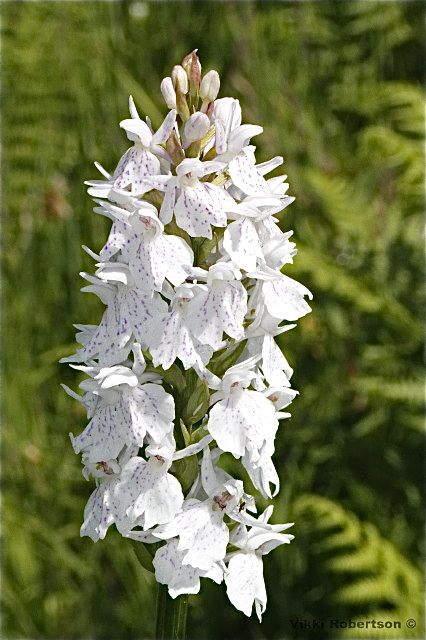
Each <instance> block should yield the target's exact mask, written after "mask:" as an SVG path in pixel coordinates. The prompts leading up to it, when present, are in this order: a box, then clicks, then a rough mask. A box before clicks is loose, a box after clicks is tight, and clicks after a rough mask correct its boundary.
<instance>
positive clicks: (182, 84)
mask: <svg viewBox="0 0 426 640" xmlns="http://www.w3.org/2000/svg"><path fill="white" fill-rule="evenodd" d="M172 81H173V87H174V88H175V90H176V91H177V92H179V93H183V94H186V93H188V76H187V75H186V71H185V69H184V68H183V67H181V66H180V64H176V65H175V66H174V67H173V69H172Z"/></svg>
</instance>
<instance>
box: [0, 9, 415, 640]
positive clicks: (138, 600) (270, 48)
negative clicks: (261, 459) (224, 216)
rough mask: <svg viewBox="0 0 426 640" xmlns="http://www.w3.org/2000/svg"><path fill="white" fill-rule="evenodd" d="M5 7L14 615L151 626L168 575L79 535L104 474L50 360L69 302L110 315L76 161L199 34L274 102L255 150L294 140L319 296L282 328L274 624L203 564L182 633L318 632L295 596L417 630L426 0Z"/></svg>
mask: <svg viewBox="0 0 426 640" xmlns="http://www.w3.org/2000/svg"><path fill="white" fill-rule="evenodd" d="M1 14H2V47H3V59H2V71H3V87H2V88H3V100H2V117H3V127H2V146H3V172H2V179H3V185H2V188H3V214H4V215H3V300H4V305H3V376H4V377H3V380H4V384H3V554H2V562H3V581H2V598H3V620H2V624H3V636H4V637H5V638H77V639H82V638H94V639H96V640H98V639H99V640H100V639H104V638H105V639H114V640H115V639H116V640H119V639H120V640H121V639H122V638H126V639H127V638H143V637H152V633H153V616H154V595H155V589H154V585H153V581H152V579H151V577H150V576H149V575H148V574H147V573H145V572H144V571H143V570H141V569H140V568H139V566H138V564H137V561H136V560H135V558H134V556H133V552H132V549H131V548H130V545H129V544H127V543H126V542H125V541H124V540H123V539H121V538H120V537H119V536H118V535H117V534H116V533H115V532H110V533H109V534H108V536H107V538H106V540H105V541H103V542H100V543H98V544H96V545H94V544H93V543H92V542H91V541H89V540H87V539H80V538H79V537H78V530H79V526H80V523H81V519H82V513H83V507H84V504H85V501H86V499H87V497H88V495H89V493H90V490H91V488H90V486H89V485H88V484H87V483H85V482H84V480H83V479H82V477H81V475H80V464H79V460H78V458H77V456H75V455H74V454H73V452H72V449H71V446H70V443H69V440H68V436H67V434H68V432H69V431H71V430H72V431H73V432H78V431H79V430H80V429H81V428H82V427H83V424H84V416H83V415H82V413H81V412H80V411H79V409H78V407H77V406H76V403H73V402H71V401H70V400H69V399H68V398H66V397H65V394H64V393H63V392H62V390H61V389H60V388H59V382H60V381H63V382H67V383H68V384H71V385H73V384H74V383H75V376H74V375H73V374H72V372H70V371H68V370H67V369H66V368H65V367H61V368H60V367H59V365H58V364H57V360H58V358H59V357H61V356H62V355H64V354H67V353H69V352H70V351H71V350H72V343H73V339H74V338H73V331H72V326H71V324H72V322H97V321H98V320H99V317H100V315H99V314H100V306H99V305H98V304H97V303H96V301H95V300H94V299H92V297H91V296H83V295H81V294H80V293H79V282H78V275H77V274H78V272H79V271H80V270H82V269H88V270H90V269H91V268H92V265H91V262H90V260H89V259H88V257H87V256H86V255H85V254H84V253H83V252H82V250H81V249H80V245H81V244H82V243H84V244H88V245H89V246H91V248H93V249H94V250H97V249H98V248H99V247H100V246H101V245H102V243H103V241H104V238H105V237H106V233H107V224H106V223H105V221H104V220H102V219H100V218H99V217H97V216H96V215H94V214H92V213H91V203H90V200H89V198H88V197H87V196H86V195H85V191H84V186H83V184H82V182H83V180H84V179H87V178H90V177H94V176H95V175H96V171H95V169H94V167H93V165H92V162H93V161H94V160H98V161H100V162H101V163H102V164H103V165H104V166H105V167H106V168H107V169H112V168H113V167H114V165H115V163H116V162H117V160H118V158H119V156H120V154H121V153H122V152H123V151H124V150H125V148H126V140H125V137H124V136H123V134H122V132H121V131H120V130H119V127H118V122H119V120H120V119H122V118H123V117H126V114H127V98H128V94H129V93H133V95H134V97H135V100H136V102H137V104H138V107H139V108H140V111H141V112H142V113H144V114H149V115H150V116H151V118H152V120H153V122H154V124H158V122H159V121H160V120H161V117H162V114H163V113H164V107H163V105H162V102H161V99H160V91H159V82H160V81H161V79H162V78H163V77H164V75H166V74H167V73H169V71H170V68H171V66H172V65H173V64H174V63H175V62H176V61H178V60H180V59H181V57H182V56H183V55H184V54H185V53H187V52H188V51H190V50H192V49H193V48H196V47H198V48H199V53H200V56H201V60H202V62H203V64H204V67H205V68H206V69H208V68H216V69H218V71H219V72H220V73H221V76H222V95H235V96H237V97H239V98H240V100H241V102H242V105H243V110H244V114H245V121H246V122H253V123H259V124H262V125H263V126H264V129H265V133H264V136H262V137H261V138H259V139H256V143H258V145H259V146H258V157H259V159H260V160H265V159H267V158H268V157H270V156H272V155H276V154H280V153H283V154H284V157H285V161H286V164H285V167H286V171H288V173H289V181H290V184H291V193H292V194H294V195H296V197H297V200H296V202H295V203H294V204H293V205H292V207H290V209H289V210H287V211H286V213H285V215H283V217H282V224H283V228H285V229H294V231H295V237H296V240H297V243H298V247H299V251H300V253H299V255H298V257H297V259H296V262H295V265H294V266H293V267H292V268H291V271H292V273H293V274H294V276H295V277H297V278H300V279H301V280H302V281H303V282H304V283H305V284H306V285H308V286H309V287H310V288H311V289H312V290H313V291H314V293H315V298H314V304H313V313H312V314H311V315H310V316H308V317H307V318H305V319H303V320H302V321H301V322H300V326H299V327H298V329H297V330H295V331H292V332H290V333H288V334H285V336H284V337H283V339H282V340H283V347H284V349H285V352H286V354H287V355H288V358H289V360H290V362H291V363H292V364H293V365H294V367H295V376H294V385H295V386H296V388H299V389H300V390H301V396H300V398H298V399H297V401H296V402H295V403H294V408H293V414H294V415H293V418H292V419H291V421H287V422H285V423H284V424H283V425H282V428H281V433H280V435H279V441H278V448H277V454H276V461H277V467H278V469H279V473H280V476H281V479H282V484H283V489H282V494H281V497H280V498H279V500H278V501H277V506H276V513H275V517H276V520H277V521H278V520H279V519H281V518H284V519H288V518H294V519H295V520H296V527H295V528H296V531H295V533H296V536H297V537H296V540H295V541H294V543H293V544H292V545H291V548H290V549H285V550H282V551H281V550H278V551H276V552H275V554H271V557H268V558H267V560H266V562H265V566H266V579H267V588H268V594H269V598H270V602H269V606H268V610H267V613H266V615H265V618H264V623H263V625H262V627H260V626H259V625H258V624H257V623H256V622H255V621H248V620H246V619H245V618H244V617H243V616H242V614H239V613H238V612H235V611H233V610H231V607H230V605H228V603H227V601H226V595H225V591H224V588H223V586H222V587H216V586H215V585H211V584H209V583H208V582H207V581H206V583H207V584H205V585H204V586H203V589H202V594H201V596H200V597H199V598H194V599H193V604H192V611H191V624H190V637H191V638H194V639H197V640H198V639H199V638H200V639H201V638H206V639H214V638H217V637H223V638H232V639H234V638H259V639H260V638H289V639H290V638H305V637H306V633H307V632H306V631H303V630H300V629H299V630H297V629H294V628H293V627H292V625H291V623H290V620H291V619H293V620H294V619H295V618H311V617H316V618H324V619H329V618H331V617H332V618H333V619H334V618H339V617H340V618H343V619H346V618H350V617H353V618H359V619H361V620H365V619H371V618H372V617H374V616H375V617H376V619H384V620H386V619H401V620H402V623H403V629H404V630H403V633H405V636H404V637H407V638H408V637H410V638H421V637H423V629H422V620H423V609H422V607H423V599H424V592H423V587H422V578H421V572H422V567H423V557H422V554H423V536H424V516H423V486H424V436H423V433H422V429H423V385H422V379H423V378H422V357H421V353H422V336H423V327H422V317H421V315H420V313H419V311H420V309H421V307H422V304H423V289H422V282H423V277H424V269H423V253H422V244H421V230H422V210H423V207H424V185H423V173H424V157H423V152H422V140H423V136H424V120H423V105H424V91H423V86H422V83H423V78H424V68H423V66H424V65H423V61H424V31H423V24H422V19H423V18H424V5H423V3H422V2H414V1H413V2H404V3H402V2H401V3H397V2H374V1H371V2H335V3H331V2H320V3H316V2H312V3H311V2H304V3H300V2H288V3H276V2H267V3H266V2H258V3H255V2H250V1H247V2H233V1H226V2H225V1H224V2H196V1H194V2H192V1H188V2H158V3H157V2H139V1H138V2H113V3H111V2H85V3H77V2H66V3H64V2H37V3H30V2H23V3H3V4H2V5H1ZM336 532H340V533H341V536H343V538H342V537H341V536H340V538H339V536H337V537H336V535H335V534H336ZM339 535H340V534H339ZM342 540H343V542H342ZM319 542H320V543H321V544H319ZM218 612H220V616H219V615H218ZM404 616H405V617H404ZM408 617H411V618H415V619H416V620H417V627H416V628H415V629H414V630H409V629H405V627H404V624H405V619H406V618H408ZM369 633H370V632H369ZM313 637H317V638H326V639H327V640H329V639H331V638H335V637H348V632H347V631H346V633H345V632H344V631H342V630H339V629H333V630H328V631H327V634H326V636H324V635H323V632H321V631H320V632H315V631H310V632H309V638H313ZM352 637H358V636H355V635H354V636H352ZM359 637H364V638H367V637H372V636H370V635H368V636H367V635H365V633H364V635H361V636H359ZM374 637H382V638H388V637H389V638H390V637H394V636H392V635H390V632H389V631H388V630H380V629H379V630H377V632H376V635H375V636H374ZM399 637H401V636H399Z"/></svg>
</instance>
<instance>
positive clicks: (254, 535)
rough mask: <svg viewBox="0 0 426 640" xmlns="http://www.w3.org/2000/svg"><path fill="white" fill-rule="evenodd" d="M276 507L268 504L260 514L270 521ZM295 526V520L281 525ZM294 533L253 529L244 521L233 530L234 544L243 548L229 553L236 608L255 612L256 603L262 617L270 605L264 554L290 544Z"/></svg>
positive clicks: (229, 590)
mask: <svg viewBox="0 0 426 640" xmlns="http://www.w3.org/2000/svg"><path fill="white" fill-rule="evenodd" d="M272 510H273V507H272V506H271V507H268V508H267V509H266V510H265V511H264V512H263V514H262V515H261V516H260V517H259V521H260V522H263V523H267V522H268V520H269V518H270V516H271V515H272ZM291 526H293V523H289V524H285V525H281V531H283V530H285V529H287V528H289V527H291ZM293 538H294V536H293V535H291V534H284V533H277V532H272V531H265V530H264V529H261V528H259V527H256V526H253V527H252V528H251V529H250V531H249V532H247V528H246V527H245V526H244V525H241V526H240V527H237V528H236V529H235V530H234V531H233V532H232V534H231V540H230V542H231V544H232V545H233V546H235V547H238V548H239V549H240V550H239V551H236V552H233V553H230V554H229V555H228V557H227V560H229V562H228V567H227V571H226V573H225V584H226V593H227V595H228V598H229V599H230V601H231V602H232V604H233V605H234V607H235V608H236V609H238V610H239V611H242V612H243V613H245V615H246V616H251V613H252V608H253V604H254V606H255V610H256V614H257V616H258V618H259V621H260V622H261V621H262V614H263V612H264V611H265V608H266V600H267V596H266V588H265V581H264V579H263V563H262V556H263V555H266V554H267V553H269V552H270V551H272V549H275V548H276V547H278V546H279V545H281V544H289V543H290V542H291V540H293Z"/></svg>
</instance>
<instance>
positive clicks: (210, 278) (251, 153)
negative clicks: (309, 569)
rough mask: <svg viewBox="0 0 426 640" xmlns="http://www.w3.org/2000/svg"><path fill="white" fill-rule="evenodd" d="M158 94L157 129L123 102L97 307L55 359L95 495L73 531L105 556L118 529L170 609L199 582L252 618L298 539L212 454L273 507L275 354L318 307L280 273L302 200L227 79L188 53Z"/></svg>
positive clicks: (281, 398)
mask: <svg viewBox="0 0 426 640" xmlns="http://www.w3.org/2000/svg"><path fill="white" fill-rule="evenodd" d="M160 89H161V93H162V95H163V98H164V101H165V104H166V106H167V108H168V109H169V111H168V113H167V114H166V115H165V118H164V120H163V122H162V124H161V125H160V126H159V128H158V129H157V130H155V129H154V128H153V127H152V125H151V121H150V120H149V118H147V117H145V115H144V116H143V117H142V116H141V115H139V112H138V110H137V108H136V105H135V103H134V101H133V98H130V100H129V109H130V117H129V118H126V119H124V120H122V121H121V123H120V126H121V128H122V129H123V130H124V132H125V133H126V135H127V138H128V139H129V140H130V142H131V143H132V144H131V146H130V148H129V149H128V150H127V151H126V152H125V153H124V155H123V156H122V157H121V159H119V161H118V164H117V167H116V169H115V170H114V171H112V172H111V173H109V172H107V171H105V170H104V169H103V168H102V167H101V166H100V165H98V164H97V165H96V166H97V168H98V169H99V171H100V172H101V174H102V179H101V180H91V181H88V183H87V184H88V186H89V194H90V195H91V196H92V197H93V199H94V202H95V207H94V212H95V213H96V214H99V215H102V216H104V217H106V218H108V220H110V222H111V230H110V233H109V236H108V238H107V239H106V240H104V241H103V243H100V247H97V248H96V250H92V249H89V248H88V247H83V248H84V250H85V251H86V253H88V254H89V256H90V257H91V258H92V259H93V260H94V261H95V267H94V271H93V273H90V274H89V273H86V272H83V273H82V274H81V276H82V277H83V279H84V281H85V284H84V286H83V289H82V290H83V291H84V292H85V293H91V294H95V295H96V296H97V297H98V298H99V299H100V300H101V302H102V303H103V304H104V305H105V310H104V312H103V315H102V317H101V318H100V319H99V324H98V325H94V324H78V325H75V327H76V330H77V334H76V340H77V342H78V343H79V346H78V348H77V350H76V352H75V353H74V354H72V355H70V356H68V357H66V358H63V361H64V362H68V363H69V364H70V365H71V366H72V367H73V368H74V369H76V370H78V371H79V372H80V375H81V374H83V375H84V376H85V379H84V380H83V381H82V382H80V385H79V388H80V392H79V393H77V392H76V391H74V390H73V389H71V388H70V387H68V386H66V385H63V387H64V389H65V391H66V392H67V393H68V394H69V395H70V396H71V397H72V398H74V399H76V400H77V401H79V402H80V403H81V404H82V406H83V408H84V410H85V412H87V425H86V426H85V428H84V429H83V430H82V431H81V429H80V430H79V429H78V427H77V426H76V427H75V428H73V429H72V431H73V432H74V433H71V434H70V438H71V443H72V446H73V449H74V451H75V453H76V454H79V455H81V460H82V465H83V471H82V473H83V476H84V478H85V479H86V480H88V481H90V482H93V483H94V487H93V491H92V493H91V495H90V497H89V499H88V502H87V505H86V508H85V511H84V518H83V524H82V526H81V531H80V533H81V535H82V536H88V537H90V538H91V539H92V540H93V541H97V540H100V539H103V538H104V537H105V535H106V534H107V531H108V529H109V527H111V526H112V525H115V527H116V529H117V530H118V532H119V533H120V534H121V535H122V536H123V537H125V538H131V539H132V540H134V541H136V542H135V543H137V544H138V545H139V544H140V545H151V544H155V545H156V546H155V549H156V551H155V554H154V553H152V554H151V556H150V557H152V563H151V564H150V565H149V567H150V570H152V571H153V572H154V573H155V577H156V580H157V581H158V582H159V583H160V584H163V585H167V589H168V592H169V594H170V596H171V597H172V598H176V597H177V596H179V595H181V594H189V593H192V594H195V593H198V591H199V590H200V587H201V581H202V579H204V578H209V579H211V580H213V581H215V582H216V583H218V584H220V583H222V582H224V584H225V587H226V592H227V595H228V598H229V600H230V602H231V603H232V605H234V606H235V607H236V608H237V609H238V610H239V611H241V612H243V613H244V614H246V615H247V616H250V615H252V612H253V611H255V612H256V614H257V616H258V618H259V620H261V616H262V614H263V612H264V610H265V607H266V602H267V595H266V586H265V581H264V577H263V566H262V558H263V556H264V555H265V554H267V553H269V552H270V551H272V550H273V549H275V548H277V547H279V546H281V545H283V544H288V543H289V542H290V541H291V540H292V539H293V536H292V535H290V534H287V533H283V532H284V531H285V530H286V529H287V528H288V527H290V526H291V524H271V523H270V522H269V519H270V517H271V515H272V506H269V507H267V508H266V510H265V511H264V513H263V514H261V515H260V516H257V515H256V499H255V496H251V495H249V494H247V493H246V491H245V489H244V484H243V481H242V480H241V479H239V478H238V477H237V478H234V477H232V475H230V474H229V473H228V472H227V471H226V470H225V468H226V462H225V458H226V457H227V456H226V455H224V457H223V458H222V460H221V456H222V454H228V457H229V454H231V455H232V456H233V457H234V458H235V459H236V460H238V461H239V462H238V463H236V464H240V465H241V470H242V472H243V474H244V475H245V474H246V473H247V474H248V476H249V478H250V479H251V482H252V485H253V486H254V488H255V490H256V492H258V493H259V494H260V495H261V496H262V497H263V499H266V500H271V499H272V498H273V497H274V496H276V495H277V493H278V491H279V487H280V477H279V474H278V472H277V470H276V468H275V466H274V452H275V440H276V436H277V433H279V425H280V421H282V420H284V419H288V418H289V417H290V413H289V412H288V407H289V405H290V404H291V403H292V401H293V400H294V398H295V397H296V396H297V394H298V392H297V391H296V390H294V389H293V388H292V387H291V383H290V380H291V378H292V375H293V368H292V365H291V364H290V363H289V362H288V361H287V359H286V357H285V356H284V354H283V352H282V350H281V346H282V344H283V343H284V344H285V338H286V332H287V331H288V330H290V329H293V328H294V327H295V326H296V325H295V321H296V320H298V319H299V318H302V317H303V316H304V315H305V314H307V313H309V312H310V310H311V309H310V306H309V304H308V302H307V299H310V298H311V297H312V294H311V293H310V291H309V290H308V289H307V288H306V287H305V286H304V285H302V284H300V283H299V282H297V281H296V280H294V279H293V278H291V277H289V276H288V275H287V274H286V273H284V272H285V270H286V268H287V265H289V264H291V263H292V262H293V259H294V258H295V256H296V253H297V251H296V246H295V243H294V242H293V239H292V238H291V234H292V232H291V231H289V230H286V231H283V230H282V229H281V227H280V224H281V223H279V221H278V218H277V217H276V215H277V214H278V213H279V212H282V211H283V210H285V209H286V207H288V206H289V205H290V204H291V203H292V202H293V200H294V198H292V197H291V196H290V195H288V189H289V185H288V183H287V182H286V179H287V176H275V177H273V178H268V177H267V176H268V173H269V172H270V171H272V170H274V169H276V168H277V167H279V166H280V165H281V164H282V162H283V159H282V157H281V156H276V157H274V158H272V159H271V160H267V161H266V162H261V163H257V161H256V157H255V147H254V146H253V145H252V144H251V139H252V138H254V137H255V136H258V135H259V134H261V133H262V131H263V129H262V127H260V126H258V125H253V124H245V123H244V122H243V116H242V110H241V105H240V103H239V102H238V100H236V99H235V98H232V97H219V98H218V93H219V89H220V78H219V74H218V73H217V71H215V70H211V71H208V72H207V73H205V74H204V75H202V70H201V64H200V61H199V58H198V55H197V50H194V51H192V52H191V53H189V54H188V55H187V56H185V57H184V58H183V60H182V63H181V64H177V65H175V66H174V67H173V69H172V70H171V72H170V75H169V76H167V77H165V78H164V79H163V80H162V82H161V88H160ZM290 238H291V239H290ZM278 338H279V339H280V343H279V344H278V342H277V339H278ZM79 431H81V432H80V433H79ZM234 466H235V465H234ZM234 466H233V468H234ZM283 471H284V470H283ZM88 493H89V492H88ZM147 555H149V554H147Z"/></svg>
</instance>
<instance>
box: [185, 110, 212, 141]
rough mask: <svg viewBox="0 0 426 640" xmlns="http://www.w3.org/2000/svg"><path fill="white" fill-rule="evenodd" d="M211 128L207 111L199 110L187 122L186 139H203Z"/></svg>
mask: <svg viewBox="0 0 426 640" xmlns="http://www.w3.org/2000/svg"><path fill="white" fill-rule="evenodd" d="M209 129H210V120H209V119H208V117H207V116H206V115H205V113H200V112H199V111H197V112H196V113H193V114H192V116H191V117H190V118H189V120H188V122H187V123H186V124H185V140H186V142H195V141H196V140H201V139H202V138H204V136H205V135H206V133H207V131H208V130H209Z"/></svg>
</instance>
